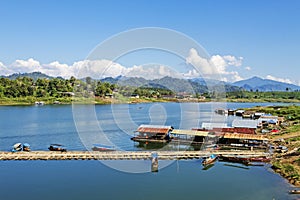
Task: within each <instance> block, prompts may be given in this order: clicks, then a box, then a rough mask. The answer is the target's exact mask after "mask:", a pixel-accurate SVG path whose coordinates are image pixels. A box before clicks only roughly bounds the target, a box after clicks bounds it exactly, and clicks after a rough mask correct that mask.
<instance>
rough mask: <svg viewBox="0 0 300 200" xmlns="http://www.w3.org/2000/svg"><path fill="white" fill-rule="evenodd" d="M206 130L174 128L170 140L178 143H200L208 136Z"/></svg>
mask: <svg viewBox="0 0 300 200" xmlns="http://www.w3.org/2000/svg"><path fill="white" fill-rule="evenodd" d="M208 133H209V132H208V131H197V130H181V129H174V130H172V132H171V135H172V142H178V143H180V144H192V145H202V144H203V143H204V142H205V138H206V137H207V136H208Z"/></svg>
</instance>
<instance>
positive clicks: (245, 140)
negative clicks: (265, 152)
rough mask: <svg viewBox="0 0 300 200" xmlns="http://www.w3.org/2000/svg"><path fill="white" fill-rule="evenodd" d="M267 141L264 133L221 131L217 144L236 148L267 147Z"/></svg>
mask: <svg viewBox="0 0 300 200" xmlns="http://www.w3.org/2000/svg"><path fill="white" fill-rule="evenodd" d="M267 141H268V139H267V138H266V137H265V136H264V135H256V134H241V133H223V135H222V136H220V138H219V141H218V145H220V146H222V147H223V148H224V147H226V146H228V147H230V148H238V149H240V148H241V149H249V148H250V149H253V148H258V149H267Z"/></svg>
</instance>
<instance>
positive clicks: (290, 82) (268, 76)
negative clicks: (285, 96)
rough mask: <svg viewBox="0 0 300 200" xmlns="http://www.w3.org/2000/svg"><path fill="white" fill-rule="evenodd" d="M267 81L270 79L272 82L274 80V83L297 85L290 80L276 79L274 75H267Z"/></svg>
mask: <svg viewBox="0 0 300 200" xmlns="http://www.w3.org/2000/svg"><path fill="white" fill-rule="evenodd" d="M266 79H270V80H273V81H279V82H283V83H289V84H295V83H293V81H291V80H290V79H288V78H278V77H274V76H272V75H267V76H266ZM296 84H297V83H296Z"/></svg>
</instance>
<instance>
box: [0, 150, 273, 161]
mask: <svg viewBox="0 0 300 200" xmlns="http://www.w3.org/2000/svg"><path fill="white" fill-rule="evenodd" d="M153 152H155V153H157V155H158V159H159V160H181V159H200V158H202V157H204V156H209V155H211V154H216V155H231V156H234V155H236V156H238V155H243V156H249V157H260V156H261V157H262V156H264V157H265V156H269V153H265V152H258V151H111V152H94V151H68V152H56V151H30V152H14V153H13V152H4V151H0V160H150V159H151V158H152V156H151V155H152V153H153Z"/></svg>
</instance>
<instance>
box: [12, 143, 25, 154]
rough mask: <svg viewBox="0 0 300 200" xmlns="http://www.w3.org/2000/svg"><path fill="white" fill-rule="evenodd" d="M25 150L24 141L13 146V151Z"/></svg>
mask: <svg viewBox="0 0 300 200" xmlns="http://www.w3.org/2000/svg"><path fill="white" fill-rule="evenodd" d="M22 150H23V145H22V143H16V144H14V145H13V148H12V150H11V151H12V152H18V151H22Z"/></svg>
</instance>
